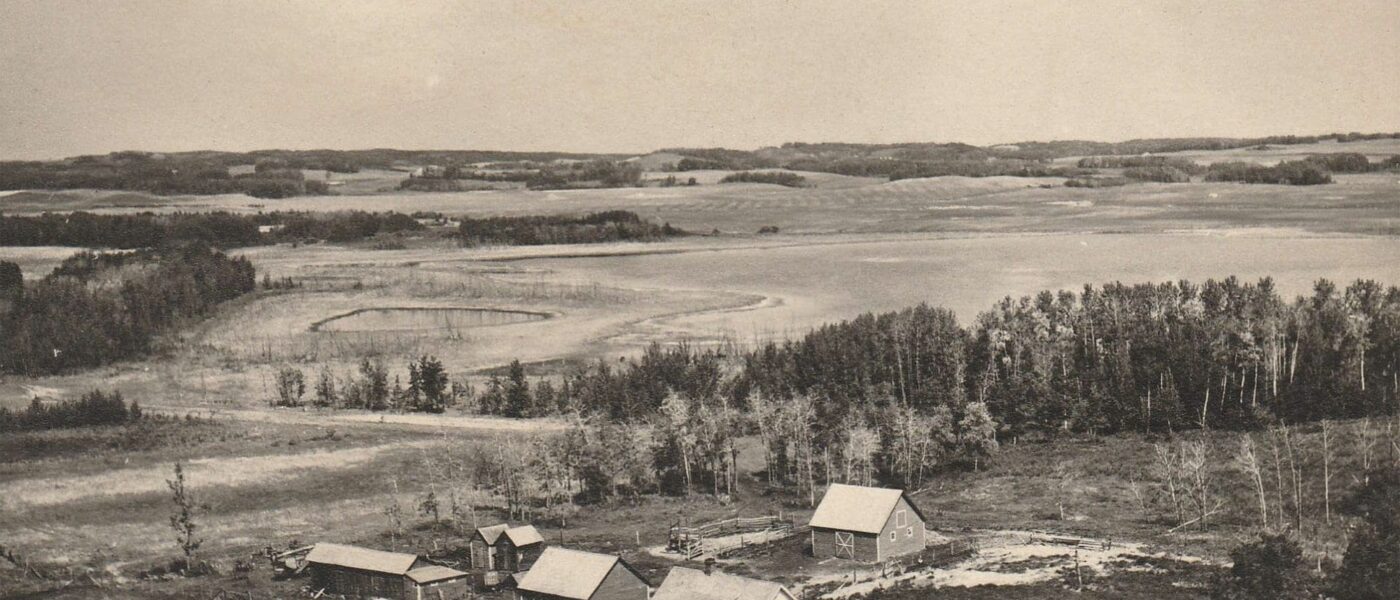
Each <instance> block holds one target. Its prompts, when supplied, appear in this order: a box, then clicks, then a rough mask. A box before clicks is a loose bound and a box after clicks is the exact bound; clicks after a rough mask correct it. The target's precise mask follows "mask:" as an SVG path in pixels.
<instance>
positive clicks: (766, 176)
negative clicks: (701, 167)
mask: <svg viewBox="0 0 1400 600" xmlns="http://www.w3.org/2000/svg"><path fill="white" fill-rule="evenodd" d="M719 182H720V183H771V184H775V185H781V186H786V187H794V188H800V187H807V178H806V177H803V176H801V175H798V174H797V173H793V172H792V171H739V172H738V173H730V174H728V175H725V176H724V178H722V179H720V180H719Z"/></svg>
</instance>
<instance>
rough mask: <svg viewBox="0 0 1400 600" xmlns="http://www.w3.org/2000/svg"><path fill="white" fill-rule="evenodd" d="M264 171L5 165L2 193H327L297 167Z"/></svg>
mask: <svg viewBox="0 0 1400 600" xmlns="http://www.w3.org/2000/svg"><path fill="white" fill-rule="evenodd" d="M257 166H258V168H257V169H255V170H254V171H253V172H252V173H245V174H240V175H232V174H230V172H229V167H228V166H227V165H224V164H221V163H220V162H219V161H217V160H209V159H203V158H192V157H178V158H177V157H163V156H158V155H154V154H150V153H143V152H121V153H113V154H111V155H107V156H102V157H96V156H89V157H80V158H77V159H70V160H65V161H47V162H41V161H29V162H25V161H10V162H0V189H4V190H19V189H45V190H67V189H82V188H93V189H103V190H128V191H140V192H150V193H152V194H158V195H175V194H198V195H207V194H232V193H244V194H248V195H250V196H255V197H259V198H288V197H291V196H300V195H307V194H312V195H314V194H325V193H327V191H328V188H327V186H326V184H325V182H323V181H316V180H308V179H306V177H305V176H304V175H303V174H302V171H301V170H300V169H296V168H262V167H263V165H262V164H259V165H257Z"/></svg>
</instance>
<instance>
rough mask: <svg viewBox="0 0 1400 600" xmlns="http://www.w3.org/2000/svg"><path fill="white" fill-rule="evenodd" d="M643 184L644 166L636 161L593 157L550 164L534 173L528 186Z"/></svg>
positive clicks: (543, 188) (550, 187) (556, 188)
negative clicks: (562, 163) (588, 159)
mask: <svg viewBox="0 0 1400 600" xmlns="http://www.w3.org/2000/svg"><path fill="white" fill-rule="evenodd" d="M641 184H642V168H641V167H640V166H638V165H637V164H635V163H630V162H626V161H612V160H601V159H600V160H592V161H587V162H576V163H571V164H568V165H562V166H561V165H550V166H548V167H545V168H542V169H539V170H538V171H536V172H535V173H533V174H532V175H531V176H530V177H529V178H528V179H527V180H526V181H525V186H526V187H528V188H530V189H532V190H559V189H571V188H580V187H637V186H640V185H641Z"/></svg>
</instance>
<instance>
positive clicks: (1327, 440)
mask: <svg viewBox="0 0 1400 600" xmlns="http://www.w3.org/2000/svg"><path fill="white" fill-rule="evenodd" d="M1331 437H1332V422H1331V421H1329V420H1326V419H1323V421H1322V510H1323V514H1324V515H1326V516H1325V518H1326V520H1327V524H1328V525H1331V524H1332V446H1331Z"/></svg>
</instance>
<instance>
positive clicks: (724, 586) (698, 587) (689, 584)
mask: <svg viewBox="0 0 1400 600" xmlns="http://www.w3.org/2000/svg"><path fill="white" fill-rule="evenodd" d="M790 598H792V594H790V593H788V591H787V589H786V588H784V587H783V586H782V585H781V584H777V583H773V582H771V581H763V580H761V579H750V578H748V577H739V576H738V575H729V574H726V573H720V572H719V571H711V572H710V574H708V575H706V574H705V572H704V571H697V570H695V569H687V568H685V567H674V568H672V569H671V572H670V573H667V574H666V581H663V582H661V587H658V588H656V593H655V594H653V595H652V597H651V600H785V599H790Z"/></svg>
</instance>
